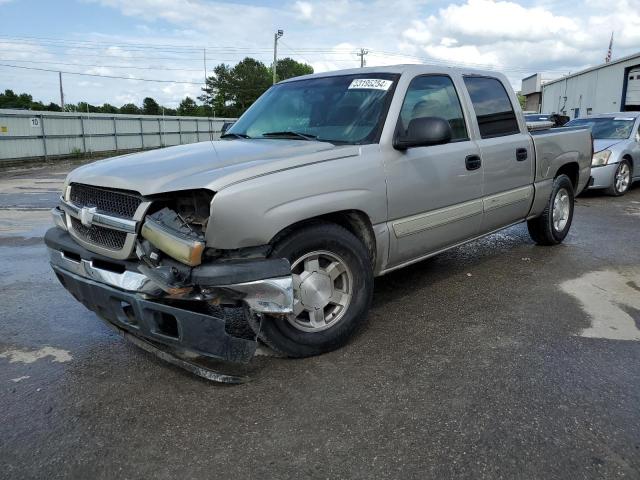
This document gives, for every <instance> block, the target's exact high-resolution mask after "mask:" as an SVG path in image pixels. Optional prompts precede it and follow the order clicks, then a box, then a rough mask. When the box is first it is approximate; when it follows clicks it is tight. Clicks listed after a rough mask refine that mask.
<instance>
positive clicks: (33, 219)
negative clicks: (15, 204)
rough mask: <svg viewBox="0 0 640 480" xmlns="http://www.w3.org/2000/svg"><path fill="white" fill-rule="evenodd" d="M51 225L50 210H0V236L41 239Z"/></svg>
mask: <svg viewBox="0 0 640 480" xmlns="http://www.w3.org/2000/svg"><path fill="white" fill-rule="evenodd" d="M52 225H53V222H52V220H51V213H50V209H49V208H47V209H43V210H23V209H6V210H5V209H0V236H5V235H6V236H12V237H13V236H19V237H24V238H34V237H42V236H44V233H45V232H46V231H47V229H48V228H49V227H51V226H52Z"/></svg>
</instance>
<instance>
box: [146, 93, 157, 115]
mask: <svg viewBox="0 0 640 480" xmlns="http://www.w3.org/2000/svg"><path fill="white" fill-rule="evenodd" d="M142 113H143V114H144V115H160V114H161V112H160V105H158V102H156V101H155V100H154V99H153V98H151V97H146V98H145V99H144V100H143V101H142Z"/></svg>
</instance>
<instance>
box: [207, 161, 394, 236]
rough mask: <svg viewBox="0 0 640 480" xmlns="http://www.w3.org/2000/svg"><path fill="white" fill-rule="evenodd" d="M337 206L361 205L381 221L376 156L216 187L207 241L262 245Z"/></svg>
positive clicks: (382, 185) (379, 171)
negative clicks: (282, 231) (288, 228)
mask: <svg viewBox="0 0 640 480" xmlns="http://www.w3.org/2000/svg"><path fill="white" fill-rule="evenodd" d="M374 157H375V156H374ZM342 210H361V211H363V212H364V213H366V214H367V215H368V216H369V219H370V220H371V223H372V224H376V223H379V222H384V221H385V219H386V213H387V210H386V184H385V181H384V176H383V170H382V166H381V163H380V161H379V159H374V158H372V157H371V156H370V157H368V158H367V159H365V158H364V157H363V156H355V157H351V158H344V159H338V160H335V161H330V162H323V163H318V164H313V165H306V166H304V167H300V168H295V169H290V170H285V171H280V172H276V173H274V174H271V175H265V176H261V177H256V178H253V179H250V180H247V181H244V182H240V183H237V184H235V185H231V186H229V187H227V188H224V189H222V190H220V191H219V192H218V193H216V195H215V196H214V198H213V202H212V206H211V220H210V222H209V226H208V228H207V232H206V241H207V246H209V247H212V248H217V249H236V248H245V247H252V246H257V245H265V244H267V243H269V242H270V241H271V240H272V239H273V237H274V236H275V235H276V234H277V233H278V232H280V231H281V230H283V229H285V228H287V227H288V226H291V225H293V224H295V223H298V222H301V221H303V220H307V219H310V218H314V217H318V216H320V215H326V214H329V213H333V212H337V211H342Z"/></svg>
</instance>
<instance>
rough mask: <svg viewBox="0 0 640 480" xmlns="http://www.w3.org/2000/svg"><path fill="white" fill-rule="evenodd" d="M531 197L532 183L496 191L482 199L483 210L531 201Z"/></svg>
mask: <svg viewBox="0 0 640 480" xmlns="http://www.w3.org/2000/svg"><path fill="white" fill-rule="evenodd" d="M532 197H533V185H527V186H525V187H520V188H516V189H514V190H508V191H506V192H501V193H496V194H495V195H490V196H488V197H484V198H483V199H482V203H483V205H484V211H485V212H488V211H490V210H494V209H496V208H500V207H506V206H508V205H513V204H514V203H520V202H524V201H531V198H532Z"/></svg>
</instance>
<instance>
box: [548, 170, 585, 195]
mask: <svg viewBox="0 0 640 480" xmlns="http://www.w3.org/2000/svg"><path fill="white" fill-rule="evenodd" d="M560 175H566V176H567V177H569V180H571V184H572V185H573V190H574V192H576V195H577V193H578V192H577V189H578V182H579V180H580V165H578V162H569V163H565V164H564V165H562V166H561V167H560V168H559V169H558V171H557V172H556V174H555V176H554V177H553V178H554V180H555V179H556V178H558V177H559V176H560Z"/></svg>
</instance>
